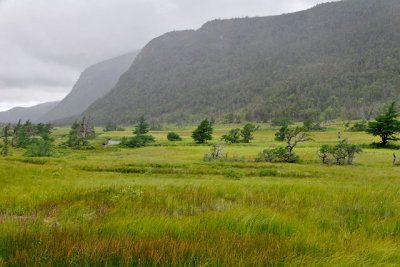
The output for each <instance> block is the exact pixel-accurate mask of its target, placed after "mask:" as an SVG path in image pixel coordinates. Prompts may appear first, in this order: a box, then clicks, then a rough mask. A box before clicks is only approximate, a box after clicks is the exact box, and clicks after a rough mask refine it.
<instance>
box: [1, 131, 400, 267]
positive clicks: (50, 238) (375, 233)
mask: <svg viewBox="0 0 400 267" xmlns="http://www.w3.org/2000/svg"><path fill="white" fill-rule="evenodd" d="M230 128H233V126H232V127H231V126H218V127H217V130H216V136H215V140H216V141H214V142H217V141H218V140H219V138H220V136H221V135H222V134H226V133H227V131H228V130H229V129H230ZM261 129H262V130H261V131H258V132H256V137H255V140H254V141H253V142H252V143H250V144H239V145H228V146H227V148H226V152H228V153H229V155H230V156H231V157H234V156H235V157H236V158H238V159H240V158H241V157H244V159H245V160H244V161H240V160H239V161H238V162H222V163H218V162H204V161H203V160H202V159H203V155H204V152H206V151H208V150H209V147H208V146H206V145H204V146H203V145H194V144H193V142H192V141H191V139H190V131H191V130H192V129H185V128H183V129H175V130H176V132H178V133H179V134H180V135H182V137H183V138H184V140H183V141H182V142H174V143H173V142H169V141H167V140H166V134H167V132H168V131H165V132H162V131H159V132H151V134H152V135H154V136H155V137H156V139H157V143H156V146H151V147H145V148H140V149H122V148H117V147H113V146H110V147H106V148H103V147H100V146H99V147H97V148H96V149H95V150H88V151H74V150H65V151H63V152H62V154H60V155H59V156H58V157H55V158H26V157H23V156H22V152H21V151H18V150H14V151H13V155H12V156H10V157H5V158H0V266H1V265H13V266H15V265H28V266H35V265H52V266H67V265H68V266H71V265H76V266H82V265H83V266H85V265H86V266H93V265H98V266H104V265H107V266H111V265H123V266H126V265H141V266H143V265H146V266H148V265H185V266H199V265H203V266H206V265H220V266H234V265H236V266H237V265H242V266H265V265H325V266H332V265H337V266H346V265H398V264H400V242H399V241H400V216H399V214H400V167H395V166H393V165H392V154H393V150H386V149H369V148H364V149H363V150H364V152H363V153H362V154H360V155H358V156H357V157H356V160H355V163H356V164H355V165H354V166H326V165H322V164H321V162H320V160H319V159H318V157H317V150H318V147H319V146H321V144H334V143H337V141H338V140H337V131H338V130H341V129H340V128H333V129H331V130H329V131H327V132H316V133H312V135H313V138H314V140H315V141H312V142H307V143H305V144H301V145H300V146H299V147H298V148H296V151H295V152H296V153H297V154H299V156H300V158H301V159H302V163H299V164H271V163H256V162H254V158H255V156H256V155H257V154H258V153H259V152H261V151H262V150H263V149H265V148H267V147H276V146H279V145H280V144H279V143H277V142H275V141H273V136H274V131H273V130H272V129H271V128H270V127H269V126H265V125H263V126H262V128H261ZM67 130H68V129H58V130H57V131H58V132H57V131H56V133H55V134H60V135H61V133H62V132H63V131H64V132H65V131H67ZM341 131H342V137H343V138H349V140H350V141H351V142H352V143H357V144H369V143H371V142H372V141H376V139H375V138H373V137H370V136H368V135H366V134H365V133H350V132H344V131H343V130H341ZM105 135H110V136H111V137H112V138H114V139H115V138H119V137H121V136H123V135H132V134H131V132H130V131H126V132H112V133H105V134H103V136H105ZM232 174H235V175H232ZM235 177H240V180H236V179H234V178H235Z"/></svg>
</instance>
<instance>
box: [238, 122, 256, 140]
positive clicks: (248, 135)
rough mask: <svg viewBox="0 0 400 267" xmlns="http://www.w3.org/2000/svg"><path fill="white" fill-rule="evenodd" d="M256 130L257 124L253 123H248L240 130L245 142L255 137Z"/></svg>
mask: <svg viewBox="0 0 400 267" xmlns="http://www.w3.org/2000/svg"><path fill="white" fill-rule="evenodd" d="M255 130H256V126H255V125H254V124H252V123H248V124H246V125H245V126H244V127H243V129H242V130H241V131H240V135H241V136H242V138H243V140H242V141H243V142H244V143H250V140H253V139H254V136H253V133H254V131H255Z"/></svg>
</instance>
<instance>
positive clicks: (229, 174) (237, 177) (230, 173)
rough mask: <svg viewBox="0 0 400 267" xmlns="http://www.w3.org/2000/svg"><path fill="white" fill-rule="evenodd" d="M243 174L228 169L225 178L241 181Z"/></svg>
mask: <svg viewBox="0 0 400 267" xmlns="http://www.w3.org/2000/svg"><path fill="white" fill-rule="evenodd" d="M242 176H243V174H242V173H240V172H237V171H235V170H234V169H233V168H228V169H227V170H226V173H225V177H226V178H228V179H232V180H240V178H242Z"/></svg>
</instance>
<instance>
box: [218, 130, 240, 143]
mask: <svg viewBox="0 0 400 267" xmlns="http://www.w3.org/2000/svg"><path fill="white" fill-rule="evenodd" d="M221 139H222V140H224V141H225V142H226V143H232V144H234V143H239V142H240V129H239V128H237V129H232V130H230V131H229V134H227V135H223V136H222V138H221Z"/></svg>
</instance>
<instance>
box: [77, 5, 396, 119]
mask: <svg viewBox="0 0 400 267" xmlns="http://www.w3.org/2000/svg"><path fill="white" fill-rule="evenodd" d="M399 13H400V2H399V1H397V0H396V1H395V0H381V1H375V0H363V1H361V0H347V1H340V2H331V3H326V4H319V5H317V6H315V7H313V8H311V9H308V10H305V11H300V12H296V13H291V14H285V15H280V16H270V17H256V18H240V19H230V20H214V21H211V22H207V23H205V24H204V25H203V26H202V27H201V28H200V29H198V30H186V31H179V32H170V33H167V34H164V35H162V36H160V37H157V38H155V39H153V40H152V41H150V42H149V43H148V44H147V45H146V46H145V48H143V49H142V51H141V53H140V54H139V55H138V56H137V58H136V60H135V61H134V63H133V64H132V65H131V67H130V68H129V69H128V71H127V72H125V73H124V74H123V75H122V76H121V78H120V79H119V81H118V83H117V84H116V86H115V87H114V88H113V89H112V90H111V91H110V92H109V93H108V94H106V95H105V96H104V97H103V98H101V99H99V100H97V101H96V102H95V103H93V104H92V105H91V106H90V107H89V108H88V109H87V110H86V111H85V112H84V114H83V115H86V116H89V115H90V116H91V117H92V118H93V119H94V122H95V123H96V124H105V123H107V122H109V121H113V122H116V123H127V124H129V123H133V122H135V121H136V120H137V119H138V118H139V117H140V116H141V115H145V116H146V117H148V119H149V120H150V121H152V122H153V123H161V122H168V123H176V122H177V123H188V122H189V123H190V122H197V121H199V120H200V119H201V118H204V117H215V118H218V119H220V120H222V118H223V117H225V116H227V115H230V114H234V115H235V116H238V117H240V118H241V119H242V120H253V121H255V120H256V121H268V120H270V119H273V118H276V117H288V118H290V119H293V120H303V119H305V118H308V117H318V119H320V120H329V119H334V118H342V119H356V118H364V117H368V116H371V115H373V114H376V113H377V112H378V111H379V109H380V108H381V106H382V105H383V104H385V103H386V102H388V101H392V100H394V99H399V94H400V92H399V90H398V88H399V87H400V51H399V45H398V44H399V43H400V19H399V16H398V14H399ZM368 114H369V115H368Z"/></svg>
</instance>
